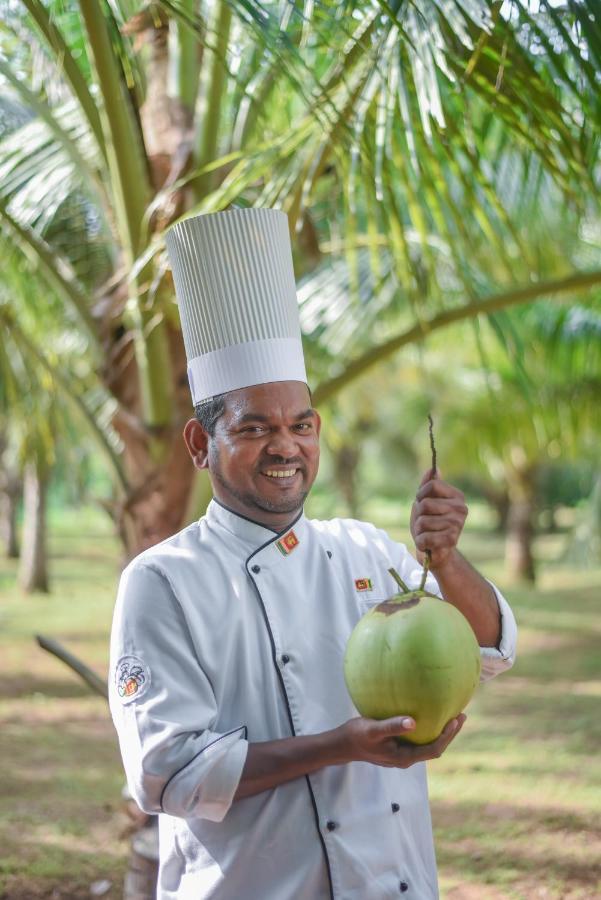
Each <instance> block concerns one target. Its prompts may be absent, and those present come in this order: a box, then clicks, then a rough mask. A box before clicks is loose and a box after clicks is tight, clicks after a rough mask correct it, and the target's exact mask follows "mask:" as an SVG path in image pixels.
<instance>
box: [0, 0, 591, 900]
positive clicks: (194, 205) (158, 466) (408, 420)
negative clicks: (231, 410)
mask: <svg viewBox="0 0 601 900" xmlns="http://www.w3.org/2000/svg"><path fill="white" fill-rule="evenodd" d="M0 10H1V16H0V252H1V254H2V271H1V273H0V530H1V539H2V541H3V550H4V551H5V553H6V555H7V556H8V557H9V559H8V560H0V585H1V587H2V590H3V603H2V609H1V610H0V618H1V620H2V625H3V628H2V633H1V634H0V643H1V644H2V653H0V674H1V675H2V679H0V682H1V685H2V686H1V687H0V720H1V721H2V725H3V727H2V729H1V730H0V745H1V746H0V750H2V751H3V752H4V757H3V758H4V760H5V769H6V771H7V773H8V778H7V787H6V791H5V792H4V797H3V799H4V804H2V803H0V837H1V839H2V843H3V846H4V848H5V852H4V854H3V860H2V861H0V894H2V895H3V896H4V893H3V892H6V896H10V897H11V898H14V900H30V898H31V897H34V896H35V897H42V896H44V897H46V896H53V897H61V896H64V897H68V898H71V900H75V898H80V897H81V898H83V897H88V896H89V895H90V892H91V890H92V888H93V889H94V890H96V891H97V892H98V891H103V892H105V895H106V896H109V897H115V898H117V897H121V896H122V893H121V889H120V884H121V880H122V878H123V876H124V875H125V871H126V867H127V861H126V853H125V851H124V849H123V846H122V843H121V842H120V838H119V829H120V828H122V827H123V823H121V824H120V823H119V819H118V809H117V808H118V805H119V801H118V800H116V799H115V798H118V796H119V793H120V790H121V779H122V776H121V774H120V765H119V761H118V757H117V751H116V748H115V741H114V735H113V733H112V729H111V726H110V723H109V720H108V716H107V712H106V709H105V706H104V700H103V699H101V698H99V697H91V696H89V695H88V693H87V689H86V688H84V686H83V685H82V684H80V683H79V682H77V683H76V682H75V679H74V676H73V675H72V673H70V672H68V671H67V670H66V669H63V668H61V667H59V664H58V662H56V660H54V659H52V658H50V657H47V656H46V655H44V654H42V653H41V652H38V651H37V650H36V651H35V652H32V646H33V641H32V629H33V628H35V629H37V630H42V631H45V632H48V633H50V634H52V635H53V636H54V637H55V638H57V639H59V640H61V641H67V642H68V644H69V647H70V648H72V649H73V651H74V652H75V653H76V654H78V655H79V656H81V657H84V658H85V659H86V661H87V663H88V664H89V665H92V666H94V667H95V669H97V670H98V671H106V656H107V633H108V628H109V623H110V616H111V611H112V605H113V596H114V583H115V578H116V575H117V570H118V568H119V566H120V563H122V562H124V561H125V560H126V559H128V558H129V557H131V556H132V555H133V554H135V553H136V552H138V551H139V550H141V549H143V548H145V547H147V546H149V545H151V544H153V543H155V542H156V541H159V540H161V539H163V538H164V537H166V536H168V535H169V534H172V533H173V532H175V531H176V530H178V529H179V528H180V527H182V526H183V525H184V524H185V523H186V522H188V521H190V520H192V519H193V518H195V517H197V516H199V515H200V514H201V513H202V512H203V510H204V508H205V507H206V504H207V502H208V499H209V496H210V490H209V486H208V483H207V480H206V478H203V477H200V476H198V475H197V474H195V473H194V470H193V468H192V466H191V464H190V462H189V460H188V458H187V453H186V451H185V448H184V445H183V441H182V438H181V431H182V427H183V424H184V423H185V421H186V420H187V418H188V417H189V416H190V414H191V404H190V397H189V392H188V385H187V377H186V361H185V356H184V350H183V343H182V340H181V333H180V328H179V321H178V316H177V307H176V304H175V297H174V293H173V285H172V280H171V275H170V272H169V270H168V265H167V261H166V257H165V251H164V245H163V233H164V231H165V229H166V228H167V227H168V226H169V225H170V224H172V223H173V222H174V221H176V220H177V219H178V218H180V217H181V216H183V215H188V214H191V213H203V212H205V213H206V212H212V211H217V210H222V209H227V208H228V207H230V206H232V205H235V206H253V205H257V206H270V207H275V208H278V209H282V210H284V211H285V212H286V213H287V215H288V217H289V222H290V231H291V237H292V243H293V252H294V258H295V270H296V274H297V280H298V295H299V309H300V317H301V325H302V329H303V334H304V343H305V351H306V360H307V364H308V371H309V377H310V382H311V388H312V390H313V396H314V400H315V403H316V405H318V406H319V408H320V412H321V413H322V415H323V419H324V429H323V432H322V434H323V463H322V468H321V472H320V476H319V479H318V481H317V483H316V485H315V487H314V489H313V491H312V493H311V496H310V498H309V501H308V504H307V511H308V513H309V515H315V516H324V517H330V516H332V515H350V516H359V517H363V518H367V519H369V520H371V521H374V522H376V524H378V525H380V526H382V527H386V528H388V529H389V530H390V532H391V534H392V535H393V536H394V537H395V538H397V539H399V540H405V541H407V540H410V536H409V534H408V532H407V528H406V523H407V520H408V515H409V508H410V503H411V499H412V497H413V496H414V495H415V490H416V486H417V484H418V483H419V481H420V479H421V478H422V477H423V475H424V473H425V472H426V471H427V470H428V468H429V467H430V463H431V457H430V446H429V440H428V428H427V416H428V414H429V413H431V414H432V416H433V419H434V434H435V440H436V446H437V451H438V463H439V467H440V469H441V472H442V476H443V477H444V478H446V479H448V480H450V481H452V482H454V483H456V484H457V485H458V486H459V487H461V488H462V489H463V490H464V491H465V493H466V495H467V498H468V503H469V504H470V509H471V513H470V517H469V519H468V527H467V529H466V533H465V535H464V538H463V544H462V546H463V547H464V548H465V552H466V554H467V556H468V557H469V558H470V559H472V560H473V561H474V562H475V563H476V564H477V565H478V566H479V567H482V569H483V571H485V573H486V574H487V576H489V577H491V578H494V579H495V581H496V582H497V583H499V584H500V585H501V587H502V589H503V590H504V591H506V592H507V594H508V596H509V598H510V600H511V602H512V604H513V606H514V608H515V609H516V613H517V615H518V619H519V622H520V628H521V632H520V633H521V637H520V658H519V659H518V663H517V666H516V669H515V670H514V671H513V672H512V673H511V675H510V676H509V677H508V678H507V679H500V680H499V682H495V683H494V684H493V685H492V686H489V687H488V691H487V692H482V695H481V697H480V698H478V699H477V700H476V702H475V704H474V706H473V708H470V721H471V726H470V730H469V733H467V734H466V736H465V742H464V743H463V744H462V746H459V745H458V747H457V748H456V749H454V750H453V751H452V752H451V753H449V754H448V755H445V757H444V759H443V760H442V761H441V762H440V764H439V768H438V769H435V771H434V773H433V777H432V778H431V780H430V783H431V788H432V801H433V802H432V805H433V812H434V823H435V829H436V832H437V833H436V839H437V846H438V848H439V858H440V863H441V886H442V890H443V893H444V892H445V891H447V892H448V893H447V894H445V896H449V897H457V898H458V900H460V898H465V900H467V898H473V897H478V898H486V900H500V898H506V897H516V898H523V897H528V898H529V897H543V896H544V897H549V898H560V897H561V898H565V897H574V898H576V897H580V898H587V900H588V898H589V897H591V896H593V895H594V896H597V895H598V894H599V892H600V891H601V871H600V870H599V865H598V860H599V851H600V849H601V836H600V835H601V831H600V830H599V829H598V827H597V825H596V824H595V823H596V822H597V821H598V820H597V819H596V818H595V816H597V815H598V804H597V805H596V799H595V798H596V796H597V795H596V794H595V791H594V787H593V786H594V785H595V784H597V783H598V778H599V773H598V772H597V771H596V768H595V765H596V764H595V760H596V758H597V756H595V752H594V751H595V749H597V748H598V744H599V738H600V737H601V735H600V734H599V725H598V721H599V717H598V697H599V693H600V690H601V688H600V682H599V675H598V637H597V635H596V634H595V630H596V629H597V630H598V615H597V608H598V595H599V584H600V574H599V573H600V572H601V467H600V465H599V453H598V449H597V448H598V445H599V440H600V438H601V435H600V430H601V425H600V422H601V417H600V416H599V414H598V409H599V397H600V396H601V215H600V204H599V197H600V193H599V189H600V186H601V185H600V182H601V167H600V163H599V143H600V141H601V127H600V126H601V90H600V88H601V7H600V5H599V2H598V0H337V2H334V0H278V2H268V0H267V2H261V3H258V2H255V0H148V2H141V0H80V2H77V0H0ZM99 507H100V509H101V510H102V512H99V509H98V508H99ZM49 558H50V565H49V563H48V559H49ZM535 579H536V585H533V584H532V582H533V581H534V580H535ZM524 582H530V584H529V585H528V586H526V587H525V586H524ZM513 583H516V585H518V586H517V587H515V588H512V584H513ZM53 584H54V586H55V592H54V596H53V598H52V603H50V604H48V603H47V601H46V599H45V598H44V597H43V596H42V595H41V594H40V596H37V595H36V594H35V592H45V591H48V590H49V589H50V588H51V587H52V586H53ZM23 590H25V591H27V592H28V593H32V592H33V596H29V597H28V598H27V602H23V593H22V592H23ZM82 598H84V599H85V602H83V603H82V602H81V601H82ZM91 623H92V624H91ZM59 669H60V671H61V672H62V675H63V677H62V678H61V677H60V676H58V674H57V673H58V671H59ZM549 687H550V688H551V689H549ZM57 699H59V700H60V702H59V703H57V702H55V701H56V700H57ZM462 739H463V735H462ZM2 741H4V744H2ZM82 754H83V757H84V758H85V760H86V765H84V766H82V765H81V759H82ZM578 754H581V756H582V758H583V759H584V758H586V765H583V766H579V765H578V766H575V765H574V760H575V759H578ZM597 793H598V792H597ZM15 821H17V825H16V826H15ZM137 824H138V825H139V821H138V822H137ZM130 830H131V827H130V828H129V829H125V830H124V831H123V832H121V835H123V834H125V833H126V832H127V833H129V831H130ZM99 847H102V848H105V852H103V853H99V850H98V848H99ZM134 849H135V848H134ZM500 850H501V852H500ZM132 860H133V862H132ZM137 862H139V858H136V856H135V852H134V854H133V855H132V856H131V858H130V870H129V873H128V876H127V877H130V876H131V873H132V871H134V870H135V865H136V864H137ZM107 874H108V876H109V877H108V878H107V877H106V876H107ZM101 876H102V877H101ZM99 878H100V880H98V879H99ZM90 882H92V884H90ZM107 885H108V887H107ZM98 895H100V894H99V893H98ZM151 895H152V890H150V892H149V896H151Z"/></svg>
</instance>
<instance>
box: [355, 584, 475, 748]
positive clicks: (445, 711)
mask: <svg viewBox="0 0 601 900" xmlns="http://www.w3.org/2000/svg"><path fill="white" fill-rule="evenodd" d="M389 572H390V574H391V575H392V577H393V578H394V579H395V581H396V582H397V584H398V585H399V587H400V589H401V590H400V592H399V593H398V594H395V595H394V596H393V597H390V598H389V599H388V600H384V601H383V602H382V603H378V604H377V605H376V606H374V607H373V608H372V609H370V611H369V612H368V613H366V614H365V615H364V616H363V617H362V618H361V619H360V621H359V622H358V623H357V625H356V626H355V628H354V629H353V632H352V634H351V636H350V638H349V640H348V644H347V648H346V653H345V657H344V678H345V681H346V686H347V688H348V691H349V694H350V695H351V699H352V701H353V703H354V704H355V706H356V708H357V710H358V711H359V712H360V713H361V715H362V716H367V717H368V718H370V719H389V718H392V717H394V716H400V715H406V716H411V717H412V718H413V719H415V729H414V730H413V731H411V732H408V733H406V734H404V735H403V739H404V740H407V741H411V742H412V743H414V744H429V743H430V742H431V741H435V740H436V738H437V737H439V735H440V734H441V732H442V730H443V728H444V727H445V725H446V724H447V722H448V721H450V720H451V719H454V718H455V717H456V716H457V715H459V713H460V712H461V711H462V710H463V709H465V707H466V706H467V704H468V703H469V701H470V699H471V697H472V695H473V693H474V691H475V690H476V687H477V685H478V683H479V681H480V648H479V646H478V642H477V640H476V636H475V634H474V632H473V631H472V628H471V626H470V624H469V622H468V621H467V619H466V618H465V616H463V615H462V613H460V612H459V610H458V609H456V608H455V607H454V606H453V605H452V604H451V603H448V602H446V601H445V600H441V599H440V597H435V596H434V595H433V594H430V593H428V592H427V591H425V590H424V583H425V577H424V578H423V579H422V584H421V585H420V587H419V588H418V589H417V590H410V589H409V588H408V587H407V585H406V584H405V583H404V582H403V581H402V580H401V578H400V577H399V575H398V574H397V573H396V571H395V570H394V569H389ZM425 574H426V572H424V576H425Z"/></svg>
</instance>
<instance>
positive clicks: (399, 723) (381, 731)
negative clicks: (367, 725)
mask: <svg viewBox="0 0 601 900" xmlns="http://www.w3.org/2000/svg"><path fill="white" fill-rule="evenodd" d="M371 722H372V726H373V728H372V734H373V735H374V737H378V738H389V737H395V735H399V734H406V733H407V732H408V731H413V729H414V728H415V720H414V719H412V718H411V716H395V717H394V718H392V719H372V720H371Z"/></svg>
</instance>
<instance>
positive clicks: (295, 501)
mask: <svg viewBox="0 0 601 900" xmlns="http://www.w3.org/2000/svg"><path fill="white" fill-rule="evenodd" d="M274 462H275V460H274ZM286 462H287V460H286ZM209 472H210V474H211V477H212V478H213V479H214V480H215V481H216V482H217V483H218V484H219V485H220V486H221V487H222V488H223V489H224V490H225V491H227V493H228V494H229V495H230V496H232V497H235V499H236V500H237V501H238V502H239V503H241V504H242V505H243V506H244V507H246V508H247V509H249V510H250V509H258V510H261V511H262V512H272V513H294V512H296V511H297V510H299V509H300V508H301V507H302V506H303V504H304V502H305V500H306V498H307V496H308V494H309V490H308V489H305V488H304V487H302V488H301V489H300V490H298V491H296V492H295V493H294V494H288V493H287V494H284V495H282V497H281V498H280V499H272V498H270V497H265V496H264V495H263V494H261V493H259V492H258V491H250V490H242V489H240V488H239V487H237V486H236V485H235V484H233V483H232V482H231V481H229V479H227V478H226V477H225V476H224V474H223V472H222V470H221V466H220V465H219V459H218V456H217V454H216V453H215V454H212V453H211V451H210V450H209Z"/></svg>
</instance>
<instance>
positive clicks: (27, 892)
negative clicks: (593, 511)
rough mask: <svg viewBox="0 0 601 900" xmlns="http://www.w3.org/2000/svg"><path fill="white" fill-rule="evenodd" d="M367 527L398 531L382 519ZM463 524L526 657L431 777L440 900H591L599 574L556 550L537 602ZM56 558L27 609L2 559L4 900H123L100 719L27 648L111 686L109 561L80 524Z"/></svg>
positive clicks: (112, 760) (496, 544) (100, 710)
mask: <svg viewBox="0 0 601 900" xmlns="http://www.w3.org/2000/svg"><path fill="white" fill-rule="evenodd" d="M319 512H321V510H319ZM369 515H370V516H371V517H373V518H375V519H376V520H377V521H379V522H381V523H382V524H385V525H386V524H390V522H391V521H392V515H391V508H390V505H389V504H388V505H387V504H383V505H380V506H378V507H376V508H374V509H373V510H369ZM471 522H472V524H471V527H470V530H469V531H468V532H467V533H466V535H465V541H464V549H465V552H466V555H468V556H470V558H472V559H473V560H474V561H476V562H477V564H478V565H479V566H480V567H481V568H482V569H483V570H484V572H485V574H487V575H490V576H491V577H493V578H495V579H496V580H497V582H498V583H499V585H500V587H501V588H502V589H505V590H506V593H507V596H508V598H509V599H510V600H511V601H512V603H513V606H514V609H515V611H516V614H517V616H518V619H519V624H520V628H521V631H520V645H519V659H518V663H517V665H516V666H515V668H514V669H513V670H512V672H511V673H509V674H507V675H505V676H503V677H502V678H500V679H497V680H496V681H494V682H491V683H489V684H487V685H485V686H483V687H482V688H481V689H480V691H479V693H478V695H477V697H476V698H475V700H474V701H473V703H472V704H471V706H470V708H469V710H468V721H467V723H466V725H465V726H464V729H463V731H462V734H461V737H460V738H459V740H458V742H457V743H456V744H454V745H452V746H451V748H450V749H449V750H448V751H447V753H446V754H445V756H444V757H443V758H442V759H440V760H437V761H436V762H434V763H432V764H431V766H430V786H431V795H432V810H433V817H434V824H435V832H436V844H437V852H438V860H439V867H440V882H441V894H442V897H443V898H446V900H451V898H453V900H500V898H516V900H517V898H545V900H559V898H583V900H584V898H586V900H593V898H595V897H601V862H600V860H601V815H600V810H601V798H600V792H599V784H601V761H600V755H599V746H600V743H601V716H600V715H599V710H600V709H601V654H600V653H599V646H600V644H599V636H600V631H601V624H600V622H601V620H600V618H599V615H598V607H599V599H600V598H601V568H600V569H597V570H590V571H574V570H569V569H567V568H565V567H562V566H561V565H559V564H554V563H553V562H552V561H551V560H552V558H553V556H554V555H556V554H557V551H558V550H559V549H560V547H561V540H562V539H561V536H559V537H558V536H556V535H554V536H549V537H545V538H541V539H540V541H539V544H538V547H537V550H538V553H539V555H540V556H541V557H543V558H544V559H545V560H546V562H545V563H544V566H542V568H541V575H540V581H539V584H538V585H537V588H536V590H531V589H519V590H516V589H512V590H511V589H509V588H507V586H506V585H504V583H503V574H502V566H501V556H502V546H501V543H500V541H499V540H498V538H497V537H495V536H494V535H492V534H491V533H489V532H488V531H487V530H486V527H485V526H486V519H485V516H484V515H483V514H478V511H477V510H476V514H475V515H474V516H472V517H471ZM398 536H399V537H404V538H405V539H406V532H404V533H401V532H399V533H398ZM51 553H52V572H51V574H52V582H53V592H52V594H51V595H50V596H35V597H24V596H22V595H20V594H19V592H18V591H17V590H16V588H15V586H14V580H15V579H14V574H15V566H14V565H13V564H9V563H7V562H6V561H0V596H1V600H0V760H1V763H2V790H1V791H0V848H1V849H0V898H2V900H9V898H10V900H35V898H49V900H50V898H52V900H61V898H66V900H79V898H81V900H83V898H87V897H89V896H90V892H89V886H90V884H91V883H92V882H94V881H96V880H99V879H105V878H106V879H109V880H111V881H112V882H113V888H112V890H111V891H110V892H109V893H108V894H105V895H104V896H105V897H107V898H109V900H116V898H119V897H120V895H121V891H120V885H121V882H122V878H123V873H124V868H125V858H126V853H127V846H128V844H127V839H126V838H125V837H123V836H122V835H123V832H124V829H125V827H126V819H125V817H124V815H123V813H122V812H121V800H120V793H121V788H122V784H123V778H122V775H121V772H120V762H119V757H118V753H117V750H116V746H115V739H114V735H113V730H112V725H111V723H110V719H109V715H108V709H107V707H106V704H105V703H104V701H103V700H102V699H100V698H97V697H94V696H92V695H91V694H90V693H89V691H88V690H87V688H86V687H85V686H84V685H83V684H82V683H81V682H80V681H79V680H78V679H77V677H76V676H75V675H73V674H72V673H71V672H70V671H69V670H68V669H67V668H66V667H65V666H64V665H63V664H62V663H60V662H58V660H56V659H54V658H53V657H51V656H49V655H48V654H46V653H44V652H43V651H41V650H40V649H38V647H37V645H36V644H35V641H34V635H35V634H36V633H42V634H46V635H49V636H53V637H55V638H57V639H59V640H60V641H61V642H63V643H64V644H65V645H66V646H67V647H68V648H69V649H71V650H72V651H73V652H75V653H76V654H78V655H79V656H80V657H82V658H83V659H84V660H86V661H87V662H88V663H89V664H90V665H92V666H93V667H94V668H95V669H96V671H97V672H99V673H100V674H103V675H105V674H106V667H107V652H108V648H107V636H108V630H109V625H110V618H111V612H112V605H113V598H114V588H115V583H116V579H117V574H118V568H119V548H118V546H117V544H116V542H115V541H114V539H113V537H112V535H111V529H110V524H109V523H108V521H106V520H105V519H104V518H103V517H102V514H101V513H95V512H94V511H91V510H83V511H78V512H77V513H69V514H68V515H66V514H64V515H62V516H61V517H60V519H59V520H57V521H56V523H55V527H54V529H53V539H52V544H51ZM366 900H371V898H366ZM374 900H377V898H374Z"/></svg>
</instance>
